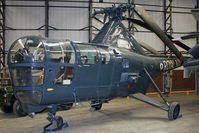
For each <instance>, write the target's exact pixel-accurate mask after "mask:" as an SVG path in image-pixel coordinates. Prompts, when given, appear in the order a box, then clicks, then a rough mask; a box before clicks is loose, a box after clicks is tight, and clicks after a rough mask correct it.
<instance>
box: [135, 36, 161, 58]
mask: <svg viewBox="0 0 199 133" xmlns="http://www.w3.org/2000/svg"><path fill="white" fill-rule="evenodd" d="M132 36H133V35H132ZM133 37H134V39H135V40H136V41H137V42H138V43H139V44H140V45H141V46H142V47H143V48H145V49H147V50H148V51H150V52H151V53H153V54H155V55H157V56H161V54H160V53H158V51H156V50H155V49H153V48H152V47H151V46H149V45H148V44H146V43H145V42H143V41H141V40H139V39H138V38H136V37H135V36H133Z"/></svg>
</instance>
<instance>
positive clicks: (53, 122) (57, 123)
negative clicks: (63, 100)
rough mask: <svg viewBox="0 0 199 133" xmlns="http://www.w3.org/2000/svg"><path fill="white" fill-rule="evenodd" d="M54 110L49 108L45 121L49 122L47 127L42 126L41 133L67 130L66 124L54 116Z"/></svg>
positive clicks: (59, 117)
mask: <svg viewBox="0 0 199 133" xmlns="http://www.w3.org/2000/svg"><path fill="white" fill-rule="evenodd" d="M56 108H57V107H55V108H53V107H52V108H50V109H49V111H50V112H49V113H48V117H47V120H48V121H49V122H50V123H49V124H48V125H46V126H44V128H43V133H47V132H56V131H58V130H61V129H62V128H67V127H68V123H67V122H64V121H63V118H62V117H61V116H55V113H56Z"/></svg>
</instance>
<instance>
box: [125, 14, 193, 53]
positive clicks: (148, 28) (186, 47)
mask: <svg viewBox="0 0 199 133" xmlns="http://www.w3.org/2000/svg"><path fill="white" fill-rule="evenodd" d="M124 20H128V21H131V22H132V23H134V24H137V25H139V26H141V27H143V28H145V29H147V30H150V31H152V32H154V31H153V29H151V28H150V27H149V26H148V25H147V24H146V23H144V22H142V21H140V20H137V19H133V18H124ZM154 33H155V32H154ZM155 34H156V33H155ZM156 35H157V34H156ZM166 35H167V36H168V38H169V39H170V40H172V39H173V37H172V36H170V35H168V34H166ZM172 42H173V43H175V44H176V45H177V46H179V47H181V48H183V49H185V50H187V51H188V50H189V49H191V48H190V47H188V46H187V45H185V44H184V43H182V42H180V41H173V40H172Z"/></svg>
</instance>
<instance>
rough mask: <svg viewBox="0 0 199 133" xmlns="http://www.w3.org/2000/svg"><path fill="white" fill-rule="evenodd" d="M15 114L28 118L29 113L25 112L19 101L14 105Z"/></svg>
mask: <svg viewBox="0 0 199 133" xmlns="http://www.w3.org/2000/svg"><path fill="white" fill-rule="evenodd" d="M13 112H14V114H15V115H16V116H19V117H23V116H26V115H27V113H25V112H24V110H23V108H22V106H21V104H20V102H19V101H18V100H15V102H14V104H13Z"/></svg>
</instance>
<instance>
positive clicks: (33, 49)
mask: <svg viewBox="0 0 199 133" xmlns="http://www.w3.org/2000/svg"><path fill="white" fill-rule="evenodd" d="M43 60H44V46H43V43H42V42H41V41H40V39H39V38H38V37H25V38H20V39H18V40H17V41H15V42H14V44H13V47H12V49H11V50H10V62H11V63H23V62H42V61H43Z"/></svg>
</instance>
